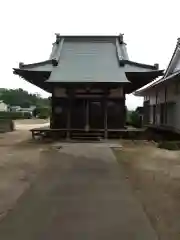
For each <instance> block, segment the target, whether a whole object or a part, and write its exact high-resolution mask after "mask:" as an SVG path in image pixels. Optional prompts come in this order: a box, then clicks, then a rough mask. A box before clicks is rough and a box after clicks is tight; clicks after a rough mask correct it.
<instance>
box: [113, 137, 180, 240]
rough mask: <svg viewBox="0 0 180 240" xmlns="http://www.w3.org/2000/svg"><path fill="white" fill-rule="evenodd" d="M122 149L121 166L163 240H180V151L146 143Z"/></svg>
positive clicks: (125, 143) (131, 142)
mask: <svg viewBox="0 0 180 240" xmlns="http://www.w3.org/2000/svg"><path fill="white" fill-rule="evenodd" d="M122 145H123V148H122V149H121V150H118V151H117V150H116V155H117V159H118V162H119V164H120V165H121V166H123V167H124V169H125V172H126V177H127V179H128V180H129V181H130V183H131V186H132V188H133V190H134V193H135V195H136V196H137V197H138V198H139V200H140V201H141V203H142V204H143V208H144V210H145V212H146V214H147V215H148V217H149V219H150V221H151V224H152V225H153V227H154V229H155V230H156V232H157V234H158V236H159V239H162V240H169V239H171V240H178V239H180V151H168V150H163V149H158V148H157V147H156V146H155V145H154V144H153V143H152V144H150V143H147V142H142V141H139V142H138V141H134V142H133V141H123V142H122Z"/></svg>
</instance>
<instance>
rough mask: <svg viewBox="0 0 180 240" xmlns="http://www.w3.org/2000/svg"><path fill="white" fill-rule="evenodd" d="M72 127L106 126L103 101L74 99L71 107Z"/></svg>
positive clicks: (95, 127) (87, 128)
mask: <svg viewBox="0 0 180 240" xmlns="http://www.w3.org/2000/svg"><path fill="white" fill-rule="evenodd" d="M70 128H71V129H83V130H85V131H87V132H88V131H89V130H90V129H103V128H104V114H103V107H102V101H100V100H93V99H73V102H72V108H71V127H70Z"/></svg>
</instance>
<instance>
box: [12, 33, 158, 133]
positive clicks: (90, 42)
mask: <svg viewBox="0 0 180 240" xmlns="http://www.w3.org/2000/svg"><path fill="white" fill-rule="evenodd" d="M42 41H43V40H42ZM14 73H15V74H18V75H19V76H21V77H23V78H24V79H25V80H27V81H28V82H30V83H32V84H34V85H36V86H38V87H40V88H42V89H43V90H45V91H48V92H50V93H51V94H52V98H51V106H52V117H51V124H50V128H51V129H57V130H58V131H59V133H60V134H62V136H66V137H71V136H72V134H73V133H74V132H81V133H87V132H94V133H102V135H103V137H105V138H107V137H108V136H109V134H111V133H113V132H116V133H117V132H118V131H121V130H122V129H123V128H124V127H125V123H126V111H125V109H126V108H125V94H128V93H131V92H133V91H135V90H136V89H138V88H140V87H142V86H144V85H146V84H147V83H149V82H151V81H152V80H153V79H155V78H156V77H158V76H160V75H162V74H163V71H162V70H159V69H158V64H154V65H147V64H142V63H137V62H133V61H131V60H129V57H128V53H127V48H126V43H125V42H124V39H123V34H120V35H118V36H61V35H59V34H56V41H55V42H54V43H53V47H52V52H51V54H50V57H49V59H48V60H45V61H43V62H38V63H33V64H27V65H26V64H24V63H20V64H19V68H15V69H14Z"/></svg>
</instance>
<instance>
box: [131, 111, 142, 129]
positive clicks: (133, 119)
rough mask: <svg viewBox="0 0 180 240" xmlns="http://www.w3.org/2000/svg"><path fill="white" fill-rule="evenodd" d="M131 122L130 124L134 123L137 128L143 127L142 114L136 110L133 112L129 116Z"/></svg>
mask: <svg viewBox="0 0 180 240" xmlns="http://www.w3.org/2000/svg"><path fill="white" fill-rule="evenodd" d="M129 123H130V125H132V126H133V127H136V128H140V127H142V123H141V119H140V116H139V114H138V113H137V112H135V111H133V112H131V114H130V116H129Z"/></svg>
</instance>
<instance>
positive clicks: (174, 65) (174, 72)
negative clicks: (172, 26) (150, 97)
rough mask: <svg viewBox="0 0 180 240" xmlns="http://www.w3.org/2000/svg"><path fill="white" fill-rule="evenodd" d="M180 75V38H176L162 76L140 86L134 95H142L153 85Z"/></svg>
mask: <svg viewBox="0 0 180 240" xmlns="http://www.w3.org/2000/svg"><path fill="white" fill-rule="evenodd" d="M179 76H180V38H178V39H177V44H176V47H175V50H174V52H173V55H172V57H171V60H170V62H169V64H168V67H167V68H166V70H165V72H164V75H163V77H161V78H158V79H157V80H155V81H153V82H151V83H150V84H147V85H145V86H143V87H142V88H140V89H138V90H136V91H135V92H134V95H135V96H143V95H144V94H145V92H146V91H147V90H149V89H151V88H153V87H156V86H159V85H160V84H163V83H165V82H167V81H169V80H171V79H173V78H176V77H179Z"/></svg>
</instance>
